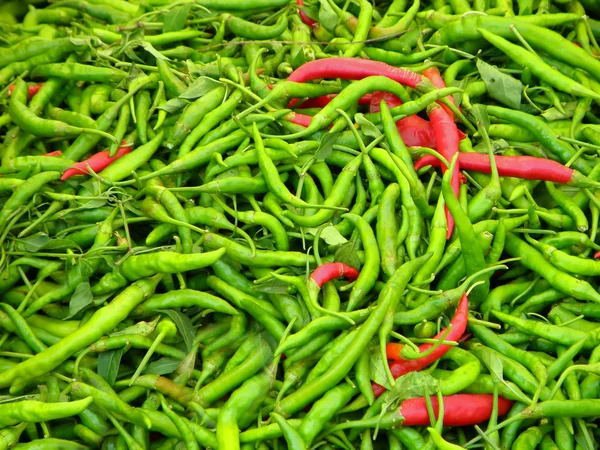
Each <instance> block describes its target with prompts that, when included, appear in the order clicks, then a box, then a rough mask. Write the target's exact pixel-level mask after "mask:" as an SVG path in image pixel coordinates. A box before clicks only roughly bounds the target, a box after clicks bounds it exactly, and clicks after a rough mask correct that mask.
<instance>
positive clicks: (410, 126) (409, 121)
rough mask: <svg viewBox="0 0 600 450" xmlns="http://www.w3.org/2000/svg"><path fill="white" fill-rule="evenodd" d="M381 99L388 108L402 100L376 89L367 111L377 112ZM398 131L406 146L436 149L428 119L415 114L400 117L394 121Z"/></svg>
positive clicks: (393, 106)
mask: <svg viewBox="0 0 600 450" xmlns="http://www.w3.org/2000/svg"><path fill="white" fill-rule="evenodd" d="M381 100H385V103H386V104H387V105H388V107H389V108H395V107H396V106H400V105H401V104H402V100H400V99H399V98H398V97H396V96H395V95H394V94H390V93H389V92H381V91H377V92H374V93H373V98H372V99H371V104H370V105H369V112H371V113H378V112H379V110H380V106H379V105H380V104H381ZM396 127H397V128H398V132H399V133H400V136H401V137H402V141H404V144H405V145H406V146H408V147H413V146H418V147H428V148H432V149H436V148H437V147H436V144H435V135H434V133H433V128H432V127H431V124H430V123H429V121H427V120H425V119H423V118H421V117H419V116H417V115H413V116H408V117H405V118H404V119H400V120H399V121H398V122H396Z"/></svg>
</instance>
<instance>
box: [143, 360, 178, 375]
mask: <svg viewBox="0 0 600 450" xmlns="http://www.w3.org/2000/svg"><path fill="white" fill-rule="evenodd" d="M179 364H181V359H175V358H169V357H168V356H165V357H164V358H160V359H158V360H156V361H152V362H151V363H150V364H148V366H147V367H146V369H145V370H144V373H145V374H151V375H168V374H170V373H173V372H175V370H176V369H177V367H179Z"/></svg>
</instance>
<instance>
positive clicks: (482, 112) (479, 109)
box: [471, 105, 490, 152]
mask: <svg viewBox="0 0 600 450" xmlns="http://www.w3.org/2000/svg"><path fill="white" fill-rule="evenodd" d="M471 114H473V117H474V118H475V121H476V122H477V123H480V124H481V125H482V126H483V127H484V128H485V130H486V131H487V130H489V128H490V118H489V116H488V113H487V109H486V107H485V106H483V105H475V106H473V108H471ZM486 152H487V147H486Z"/></svg>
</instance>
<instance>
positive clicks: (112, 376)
mask: <svg viewBox="0 0 600 450" xmlns="http://www.w3.org/2000/svg"><path fill="white" fill-rule="evenodd" d="M123 353H125V349H124V348H119V349H117V350H111V351H108V352H102V353H99V354H98V369H97V370H98V375H100V376H101V377H102V378H104V379H105V380H106V382H107V383H108V384H110V385H111V386H112V385H113V384H115V381H117V375H118V374H119V367H120V365H121V357H122V356H123Z"/></svg>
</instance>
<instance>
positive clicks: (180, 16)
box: [163, 2, 192, 33]
mask: <svg viewBox="0 0 600 450" xmlns="http://www.w3.org/2000/svg"><path fill="white" fill-rule="evenodd" d="M191 8H192V3H191V2H190V3H186V4H184V5H181V6H176V7H175V8H171V10H170V11H169V12H168V13H167V14H165V17H164V18H163V33H169V32H171V31H179V30H183V28H184V27H185V22H186V21H187V16H188V15H189V13H190V9H191Z"/></svg>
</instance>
